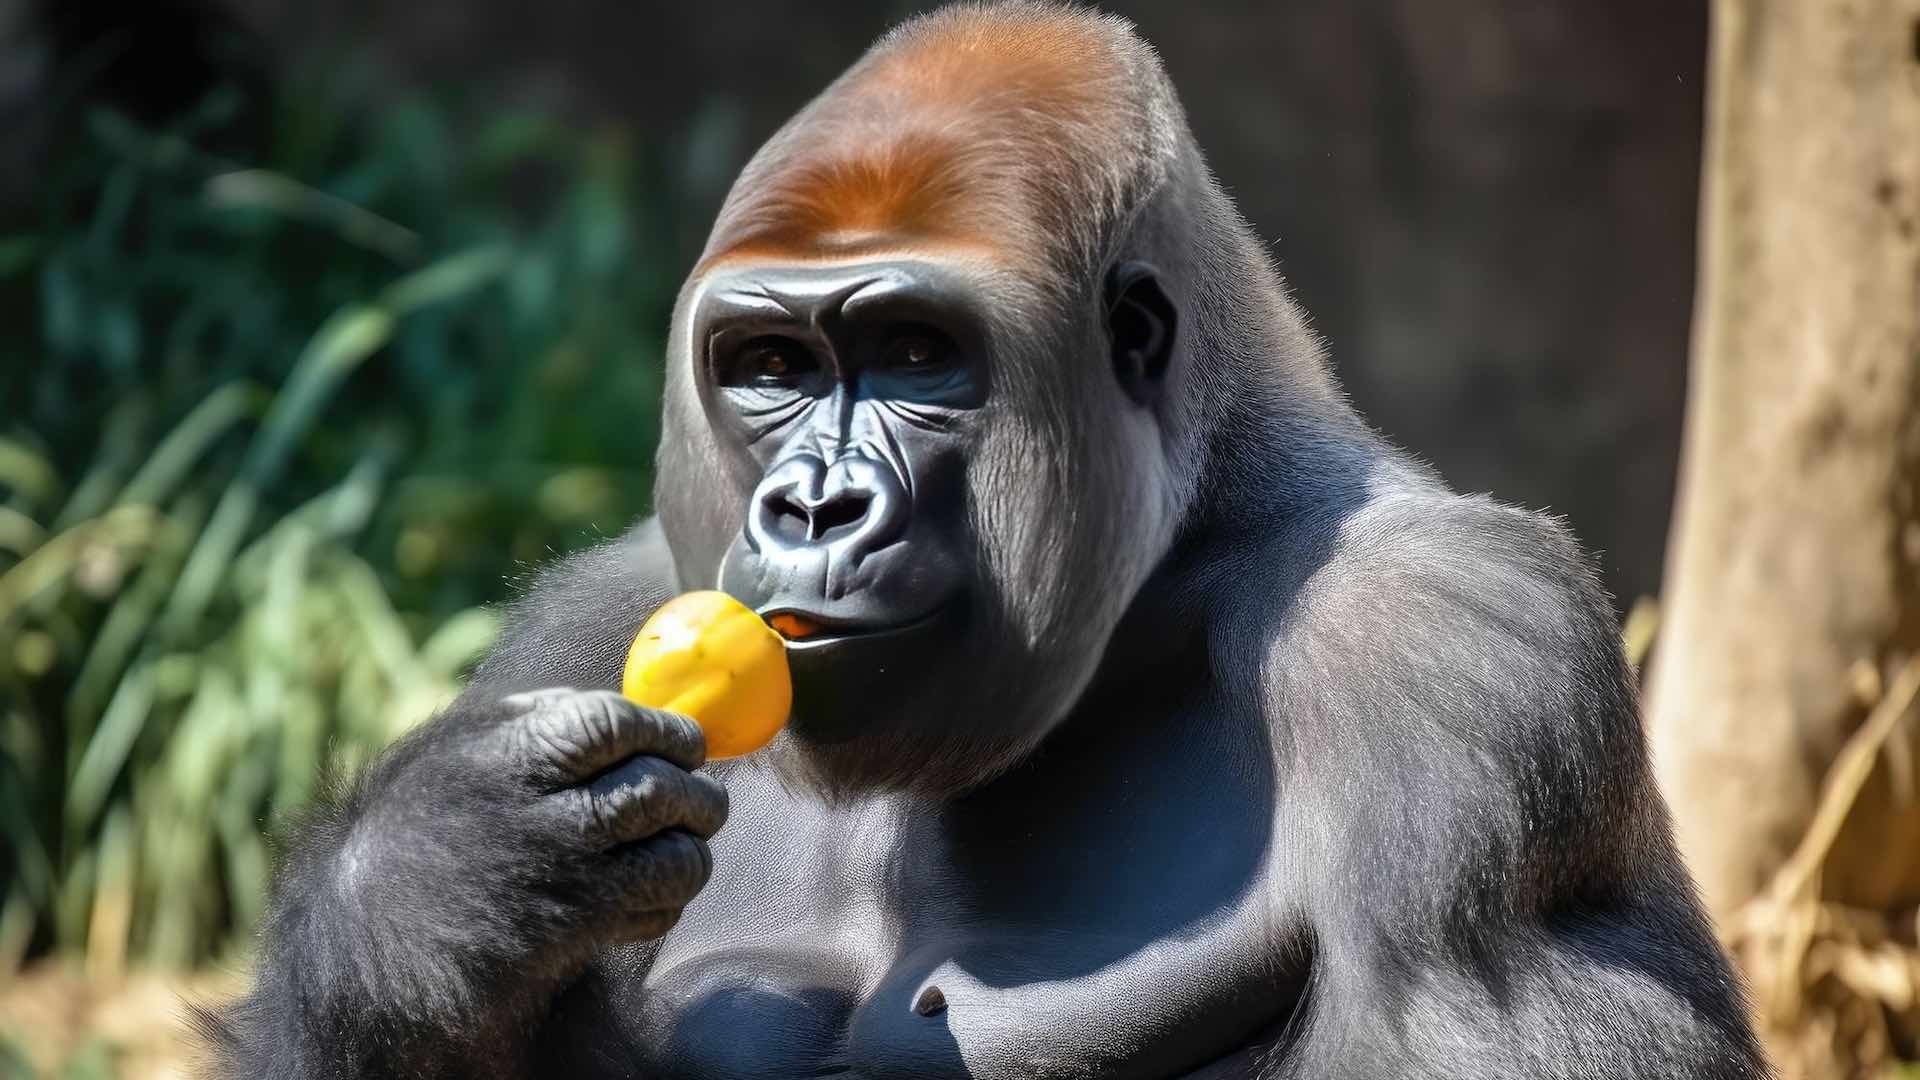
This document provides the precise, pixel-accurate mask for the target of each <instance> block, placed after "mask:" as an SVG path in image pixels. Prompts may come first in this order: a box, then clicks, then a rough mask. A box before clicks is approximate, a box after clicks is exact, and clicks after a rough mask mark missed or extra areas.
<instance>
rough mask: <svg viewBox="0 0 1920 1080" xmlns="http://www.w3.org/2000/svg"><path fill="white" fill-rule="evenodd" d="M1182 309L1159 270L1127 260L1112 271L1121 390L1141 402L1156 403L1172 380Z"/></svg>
mask: <svg viewBox="0 0 1920 1080" xmlns="http://www.w3.org/2000/svg"><path fill="white" fill-rule="evenodd" d="M1179 325H1180V312H1179V311H1178V310H1177V309H1176V308H1175V307H1174V306H1173V301H1172V300H1169V299H1167V294H1166V292H1165V291H1163V290H1162V289H1161V288H1160V277H1159V274H1158V273H1157V272H1156V271H1155V270H1154V269H1153V267H1151V266H1148V265H1147V264H1146V263H1143V262H1123V263H1119V264H1118V265H1116V266H1115V267H1114V268H1113V269H1112V270H1110V271H1108V272H1107V340H1108V341H1110V342H1111V343H1112V345H1113V373H1114V375H1115V377H1117V378H1118V379H1119V380H1120V387H1121V389H1123V390H1125V391H1126V392H1127V396H1128V397H1131V398H1132V399H1133V400H1134V401H1136V402H1138V403H1139V404H1141V405H1148V404H1151V403H1152V402H1153V400H1154V398H1155V397H1156V396H1157V395H1158V394H1159V393H1160V385H1161V383H1162V381H1164V379H1165V378H1166V374H1167V361H1168V359H1169V358H1171V357H1172V356H1173V335H1174V333H1175V331H1176V330H1178V328H1179Z"/></svg>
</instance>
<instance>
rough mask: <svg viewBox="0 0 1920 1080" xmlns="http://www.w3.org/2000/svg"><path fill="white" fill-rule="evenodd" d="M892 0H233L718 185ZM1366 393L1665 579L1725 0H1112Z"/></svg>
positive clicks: (1467, 466) (1621, 582)
mask: <svg viewBox="0 0 1920 1080" xmlns="http://www.w3.org/2000/svg"><path fill="white" fill-rule="evenodd" d="M921 6H923V5H915V4H900V3H886V2H874V0H864V2H842V3H833V4H807V5H802V4H780V3H771V2H764V0H734V2H728V3H703V4H623V3H610V2H588V0H542V2H538V3H535V2H528V0H506V2H495V3H486V4H481V3H474V2H470V0H466V2H463V0H412V2H409V3H404V4H399V3H361V4H350V3H313V2H295V0H245V2H238V3H234V4H232V5H231V8H232V10H234V11H235V12H237V13H238V15H239V17H240V18H241V19H242V20H243V21H244V22H245V23H246V24H247V25H248V26H250V27H253V28H256V29H258V30H259V31H260V32H261V33H262V35H263V37H264V40H265V41H266V43H267V44H268V46H269V48H270V49H271V50H272V51H273V52H274V53H275V54H276V55H277V54H282V53H298V52H301V51H303V50H311V49H313V48H314V47H315V46H316V44H318V43H325V42H338V41H353V42H356V43H359V44H360V45H362V46H363V47H365V48H366V49H367V50H369V51H370V53H371V54H372V55H373V56H375V57H376V58H377V59H378V61H379V62H380V65H381V67H382V68H383V69H384V70H385V71H386V72H387V73H388V74H389V76H390V77H393V78H396V79H407V80H421V81H426V82H441V81H449V80H458V81H463V82H467V83H470V84H478V85H490V86H494V87H497V88H498V89H499V91H500V92H502V93H506V94H511V95H520V96H525V97H529V98H534V99H538V100H542V101H547V102H551V103H556V104H559V105H560V106H561V107H563V108H565V109H568V110H570V111H578V112H580V113H582V114H585V115H590V116H594V117H603V118H613V119H617V120H618V121H620V122H621V123H624V124H628V125H631V126H632V127H633V128H634V129H635V130H636V131H637V132H638V133H640V135H641V137H642V138H643V139H648V138H652V139H662V140H667V141H669V142H671V141H672V140H674V139H676V138H679V137H682V136H683V135H684V134H685V132H686V131H687V130H688V123H689V120H690V118H692V117H695V116H698V115H700V114H702V113H703V112H704V113H713V112H718V113H720V114H722V115H723V116H725V117H727V118H728V120H729V123H728V125H727V130H729V131H730V132H731V133H732V135H733V136H734V137H733V138H732V139H730V140H727V141H725V143H724V144H723V145H718V146H714V145H708V146H705V147H702V148H701V149H703V150H704V151H705V152H706V153H707V155H708V156H709V157H710V158H711V161H710V162H708V163H707V165H708V168H709V170H710V172H711V174H712V178H713V180H714V184H713V187H712V189H711V190H710V191H709V192H708V196H709V197H708V198H707V200H706V201H704V202H699V203H694V204H689V205H687V206H686V207H685V212H684V220H685V223H686V231H685V235H684V238H683V239H684V241H685V243H686V245H687V247H686V249H684V250H683V251H681V252H680V253H679V257H680V258H681V259H682V261H683V262H685V261H690V254H689V253H690V252H691V250H692V247H693V245H694V244H696V243H697V242H698V239H699V238H700V236H701V235H702V233H703V231H704V228H705V225H706V222H707V221H708V219H709V216H710V214H711V212H712V211H713V209H714V208H715V205H716V204H717V199H718V196H719V194H720V193H721V190H722V184H723V183H724V179H723V178H730V177H731V174H732V173H733V172H734V170H736V169H737V168H738V166H739V165H740V164H742V163H743V162H744V160H745V157H746V155H747V154H749V153H750V152H751V150H752V149H753V148H754V147H755V146H757V145H758V144H759V142H760V141H761V140H762V139H763V138H764V137H765V136H767V135H768V134H770V133H771V132H772V131H773V129H774V128H775V127H776V126H777V125H778V124H779V123H780V122H781V121H782V120H784V119H785V118H786V117H787V116H788V115H789V114H790V113H791V112H792V111H793V110H794V109H795V108H796V107H797V106H799V105H800V104H801V103H802V102H804V101H805V100H806V99H807V98H808V97H810V96H811V95H812V94H813V93H815V92H816V91H817V90H818V89H819V88H821V87H823V86H824V85H826V83H827V82H828V81H829V80H831V79H832V78H833V77H834V76H835V75H837V74H838V73H839V72H840V71H841V70H842V69H843V68H844V67H846V65H847V64H848V63H850V62H851V61H852V60H853V59H854V58H855V57H856V56H858V55H859V54H860V52H861V51H862V50H863V49H864V48H865V47H866V45H867V44H868V42H869V41H870V40H871V39H872V38H874V37H875V36H876V35H878V34H879V33H881V32H882V31H883V30H885V28H886V27H887V26H889V25H890V24H891V23H893V22H894V21H896V20H897V19H899V18H900V17H902V16H904V15H905V14H908V13H910V12H912V11H914V10H917V9H918V8H920V7H921ZM1106 7H1107V8H1108V9H1109V10H1113V11H1117V12H1120V13H1121V14H1124V15H1126V16H1128V17H1129V18H1132V19H1133V20H1134V21H1135V22H1136V23H1137V24H1138V25H1139V27H1140V29H1141V31H1142V32H1143V33H1144V34H1145V35H1146V37H1147V38H1148V39H1149V40H1151V41H1152V42H1154V44H1155V45H1156V46H1158V48H1159V50H1160V52H1161V55H1162V56H1163V57H1164V59H1165V62H1166V65H1167V68H1168V70H1169V71H1170V72H1171V73H1172V76H1173V79H1174V82H1175V84H1176V85H1177V86H1179V88H1180V90H1181V93H1182V95H1183V97H1184V99H1185V101H1186V105H1187V112H1188V115H1189V118H1190V120H1191V122H1192V125H1193V128H1194V130H1195V132H1196V133H1197V135H1198V137H1199V140H1200V143H1201V145H1202V146H1203V147H1205V148H1206V150H1207V153H1208V155H1209V157H1210V159H1211V162H1212V164H1213V167H1214V171H1215V173H1216V174H1217V175H1218V176H1219V177H1220V179H1221V181H1222V183H1224V184H1225V185H1226V186H1227V188H1228V189H1229V190H1230V191H1231V192H1233V194H1234V196H1235V198H1236V199H1237V200H1238V201H1239V204H1240V206H1241V208H1242V210H1243V211H1244V212H1245V213H1246V215H1247V216H1248V217H1249V218H1250V219H1251V220H1252V221H1253V223H1254V225H1255V227H1256V228H1257V229H1258V231H1259V232H1260V233H1261V235H1263V236H1265V237H1267V238H1269V239H1270V240H1271V241H1272V243H1273V250H1274V253H1275V255H1276V257H1277V258H1278V259H1279V261H1280V263H1281V266H1282V269H1283V271H1284V272H1285V273H1286V275H1287V277H1288V279H1289V280H1290V281H1291V283H1292V285H1293V287H1294V288H1295V290H1297V293H1298V295H1299V297H1300V298H1301V300H1302V301H1303V302H1304V303H1305V304H1306V306H1307V309H1308V310H1309V311H1310V312H1311V313H1312V315H1313V317H1314V320H1315V324H1316V325H1317V326H1318V327H1319V328H1320V331H1321V332H1322V333H1323V334H1324V335H1325V336H1326V337H1327V338H1328V340H1329V341H1330V343H1331V345H1332V350H1333V356H1334V358H1335V361H1336V363H1337V364H1338V366H1339V370H1340V373H1341V375H1342V377H1343V379H1344V380H1345V383H1346V385H1347V387H1348V389H1349V391H1350V392H1351V393H1352V395H1353V397H1354V400H1355V401H1356V403H1357V404H1358V405H1359V406H1360V407H1361V409H1362V410H1363V411H1364V412H1365V413H1366V414H1367V415H1368V416H1369V417H1370V418H1372V420H1373V422H1374V424H1375V425H1376V426H1378V427H1380V428H1381V429H1383V430H1384V431H1386V432H1387V433H1388V434H1389V435H1391V436H1392V437H1393V438H1394V439H1395V440H1396V441H1398V442H1400V443H1401V444H1402V445H1404V446H1407V447H1408V448H1410V449H1412V450H1414V451H1415V452H1417V453H1419V454H1420V455H1422V456H1424V457H1426V458H1427V459H1429V460H1431V461H1432V462H1433V463H1434V464H1436V465H1437V466H1439V467H1440V469H1441V470H1442V471H1443V472H1444V473H1445V474H1446V476H1447V477H1448V479H1449V480H1450V481H1451V482H1452V483H1453V484H1454V485H1455V486H1456V487H1458V488H1461V489H1465V490H1473V491H1482V490H1484V491H1491V492H1493V493H1495V494H1497V495H1499V496H1500V497H1502V498H1505V499H1508V500H1512V501H1516V502H1520V503H1524V504H1526V505H1528V506H1531V507H1535V508H1542V507H1545V508H1551V509H1554V510H1556V511H1558V512H1561V513H1564V514H1566V515H1567V516H1568V517H1570V518H1571V519H1572V521H1573V524H1574V526H1575V528H1576V529H1577V530H1578V532H1579V534H1580V536H1581V538H1582V539H1583V540H1584V541H1585V543H1586V544H1587V545H1588V546H1589V547H1590V548H1592V549H1595V550H1597V551H1598V552H1599V553H1600V557H1601V558H1602V560H1603V563H1604V566H1605V569H1606V572H1607V576H1608V579H1609V584H1610V585H1611V586H1612V587H1613V589H1614V591H1615V592H1616V594H1617V595H1618V596H1619V597H1620V599H1621V602H1622V604H1623V605H1624V604H1625V603H1627V602H1630V601H1631V599H1632V598H1633V597H1634V596H1636V595H1639V594H1642V593H1649V592H1652V591H1654V590H1655V589H1656V588H1657V586H1658V582H1659V571H1660V562H1661V553H1662V549H1663V544H1664V540H1665V536H1666V517H1667V510H1668V504H1669V502H1670V501H1671V496H1672V488H1673V478H1674V472H1675V469H1674V466H1675V457H1676V452H1677V448H1678V443H1679V429H1680V417H1681V408H1682V396H1683V391H1684V386H1685V358H1686V345H1687V329H1688V315H1689V310H1690V305H1691V299H1692V281H1693V271H1694V264H1693V248H1694V224H1693V223H1694V208H1695V199H1696V192H1697V182H1698V161H1699V153H1700V133H1701V132H1700V123H1701V73H1702V70H1703V64H1704V59H1705V53H1706V10H1705V5H1704V4H1698V3H1688V2H1680V0H1612V2H1608V3H1592V2H1590V0H1301V2H1293V3H1260V2H1239V3H1233V2H1218V3H1192V4H1185V3H1138V2H1135V3H1113V4H1108V5H1106Z"/></svg>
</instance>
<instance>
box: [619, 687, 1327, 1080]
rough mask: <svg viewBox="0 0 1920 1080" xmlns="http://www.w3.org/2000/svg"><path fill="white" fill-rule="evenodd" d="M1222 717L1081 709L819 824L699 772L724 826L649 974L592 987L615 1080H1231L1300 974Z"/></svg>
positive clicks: (1252, 735)
mask: <svg viewBox="0 0 1920 1080" xmlns="http://www.w3.org/2000/svg"><path fill="white" fill-rule="evenodd" d="M1222 708H1223V707H1222V706H1220V705H1218V704H1212V703H1184V704H1183V703H1179V702H1142V701H1140V700H1139V699H1138V697H1137V696H1136V697H1135V699H1134V700H1133V701H1131V702H1128V703H1125V707H1123V705H1122V703H1119V702H1108V703H1104V704H1103V703H1101V702H1099V701H1092V702H1084V703H1083V704H1082V707H1081V708H1080V710H1078V713H1077V715H1076V717H1075V718H1073V719H1072V720H1070V721H1069V722H1068V724H1067V726H1066V728H1065V729H1064V730H1062V731H1061V732H1059V733H1058V735H1057V737H1056V738H1054V739H1052V740H1050V741H1049V743H1048V744H1047V745H1046V746H1045V747H1044V748H1043V749H1042V751H1041V752H1040V754H1039V755H1037V756H1036V757H1035V758H1034V759H1033V760H1031V761H1029V762H1028V763H1027V764H1026V765H1024V766H1022V767H1021V768H1019V769H1018V770H1016V771H1015V772H1014V773H1012V774H1010V775H1008V776H1006V777H1004V778H1002V779H1000V780H998V781H996V782H994V783H993V784H991V785H989V786H988V787H986V788H984V789H982V790H980V791H977V792H975V793H973V794H972V795H969V796H967V797H966V798H964V799H961V800H959V801H957V802H953V803H947V804H922V803H916V802H914V801H911V800H908V799H905V798H902V797H885V798H876V799H873V800H869V801H865V802H862V803H860V804H857V805H852V806H846V807H827V806H824V805H822V804H821V803H820V802H819V801H817V800H815V799H813V798H811V797H809V796H806V795H798V794H794V793H790V792H788V791H787V790H786V789H785V788H784V787H783V786H782V785H781V783H780V782H779V780H778V779H777V778H776V777H775V776H773V775H772V774H770V773H769V772H767V771H764V770H761V769H758V768H756V767H755V766H753V765H752V764H750V763H745V762H742V763H731V764H722V765H719V766H714V768H716V769H718V770H720V771H721V775H723V776H724V777H725V779H726V782H727V785H728V788H729V791H730V794H731V797H732V806H733V810H732V816H731V818H730V820H729V821H728V824H727V825H726V827H725V828H724V829H722V830H721V832H720V834H719V835H718V836H717V837H716V838H715V840H714V842H713V856H714V870H713V877H712V879H711V881H710V882H709V884H708V885H707V887H706V890H705V891H704V892H703V893H702V894H701V895H700V896H699V897H698V898H697V899H696V900H695V901H694V903H693V904H692V905H691V906H689V907H688V908H687V909H686V911H685V914H684V916H683V918H682V919H681V921H680V923H679V924H678V926H677V927H676V928H675V929H674V930H673V931H672V932H671V933H670V934H669V935H668V936H667V937H666V938H665V939H663V940H662V941H661V942H660V943H659V944H658V947H657V950H650V951H652V952H653V955H652V956H650V957H649V956H646V955H644V954H642V953H639V952H635V953H630V954H626V955H624V956H621V957H617V958H616V957H610V958H609V963H608V970H606V972H605V974H607V975H609V976H612V978H611V979H610V980H609V981H610V982H614V983H615V984H616V985H617V986H618V989H615V990H614V992H613V994H612V997H613V998H614V999H615V1000H614V1002H613V1003H614V1004H615V1010H614V1011H615V1013H616V1015H618V1017H619V1022H620V1023H621V1024H622V1025H624V1026H627V1028H628V1034H629V1036H630V1038H629V1039H627V1040H625V1041H626V1042H627V1044H628V1045H629V1046H633V1047H636V1048H638V1052H639V1053H640V1054H641V1055H642V1056H643V1057H644V1059H645V1060H644V1062H642V1063H639V1064H640V1066H641V1067H640V1070H639V1071H640V1073H641V1074H642V1075H648V1076H656V1075H657V1076H662V1077H689V1078H691V1077H699V1078H703V1080H719V1078H733V1077H741V1078H745V1077H768V1076H832V1075H843V1074H845V1075H853V1076H915V1077H1035V1076H1048V1077H1093V1076H1100V1077H1134V1076H1141V1077H1169V1076H1185V1075H1188V1074H1192V1073H1194V1072H1195V1070H1201V1069H1203V1068H1204V1069H1205V1075H1207V1076H1242V1075H1252V1058H1253V1056H1254V1054H1253V1051H1252V1046H1253V1044H1254V1043H1256V1042H1258V1041H1261V1040H1260V1033H1261V1032H1262V1030H1263V1029H1266V1028H1269V1027H1272V1026H1275V1025H1276V1024H1279V1023H1282V1022H1284V1021H1285V1019H1286V1018H1287V1016H1288V1015H1289V1013H1290V1012H1291V1010H1292V1007H1293V1005H1294V1003H1295V1001H1296V1000H1297V995H1298V989H1299V983H1300V980H1299V978H1298V976H1297V973H1296V972H1295V971H1294V969H1296V968H1298V967H1299V966H1300V965H1299V963H1298V962H1297V960H1296V961H1295V962H1293V963H1291V964H1290V963H1288V962H1287V957H1288V956H1297V955H1298V954H1297V953H1296V952H1295V950H1294V949H1291V948H1289V947H1288V946H1289V942H1288V941H1287V940H1286V939H1285V936H1284V934H1283V932H1282V930H1281V929H1280V927H1281V926H1282V925H1283V923H1284V921H1285V920H1283V919H1282V918H1281V917H1280V916H1279V915H1278V914H1277V913H1276V910H1275V908H1276V901H1275V892H1276V890H1275V881H1276V873H1275V864H1276V858H1275V855H1274V852H1275V850H1276V848H1283V847H1284V841H1283V839H1282V838H1280V837H1277V836H1276V835H1275V830H1276V825H1275V822H1276V819H1277V818H1278V816H1279V815H1278V814H1277V813H1276V809H1275V807H1276V802H1277V799H1276V794H1275V781H1274V767H1273V752H1272V750H1271V749H1270V747H1268V746H1267V745H1266V740H1265V738H1264V736H1263V735H1262V733H1260V732H1258V731H1249V730H1248V729H1249V728H1254V727H1257V726H1258V725H1250V724H1246V723H1245V721H1244V720H1242V722H1241V723H1240V724H1238V725H1233V724H1223V723H1220V722H1218V721H1219V720H1220V719H1221V712H1222ZM1235 727H1237V728H1238V729H1239V730H1237V731H1234V730H1233V729H1234V728H1235ZM934 986H937V987H938V988H939V996H941V997H943V998H944V1000H945V1008H944V1009H943V1010H942V1009H934V1008H927V1009H926V1010H925V1012H927V1013H929V1014H930V1015H923V1013H922V1012H920V1011H916V1009H915V1007H914V1006H915V1003H916V1002H918V1001H920V1000H921V999H922V998H923V995H926V994H927V991H928V988H929V987H934Z"/></svg>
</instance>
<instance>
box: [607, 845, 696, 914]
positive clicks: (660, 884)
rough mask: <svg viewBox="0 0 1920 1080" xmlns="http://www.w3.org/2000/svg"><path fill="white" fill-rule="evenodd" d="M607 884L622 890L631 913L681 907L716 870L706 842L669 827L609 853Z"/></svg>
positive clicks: (625, 903) (621, 892) (624, 905)
mask: <svg viewBox="0 0 1920 1080" xmlns="http://www.w3.org/2000/svg"><path fill="white" fill-rule="evenodd" d="M606 864H607V873H608V879H609V880H608V884H610V885H611V886H613V887H614V888H616V889H618V890H619V895H620V897H621V905H620V906H621V907H622V908H624V909H625V910H626V911H629V912H638V911H666V910H678V909H680V908H683V907H685V906H687V903H688V902H689V901H691V900H692V899H693V898H694V897H695V896H697V895H698V894H699V892H700V890H701V888H703V887H704V886H705V885H706V883H707V878H708V876H709V875H711V874H712V873H713V853H712V852H711V851H709V850H708V848H707V842H706V841H705V840H702V839H700V838H699V837H697V836H695V835H693V834H692V833H690V832H687V831H685V830H683V829H667V830H665V831H663V832H658V833H655V834H653V835H652V836H650V837H648V838H647V839H645V840H640V841H637V842H635V843H631V844H622V845H621V846H620V847H617V848H615V849H613V850H612V851H610V852H608V853H607V855H606Z"/></svg>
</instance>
